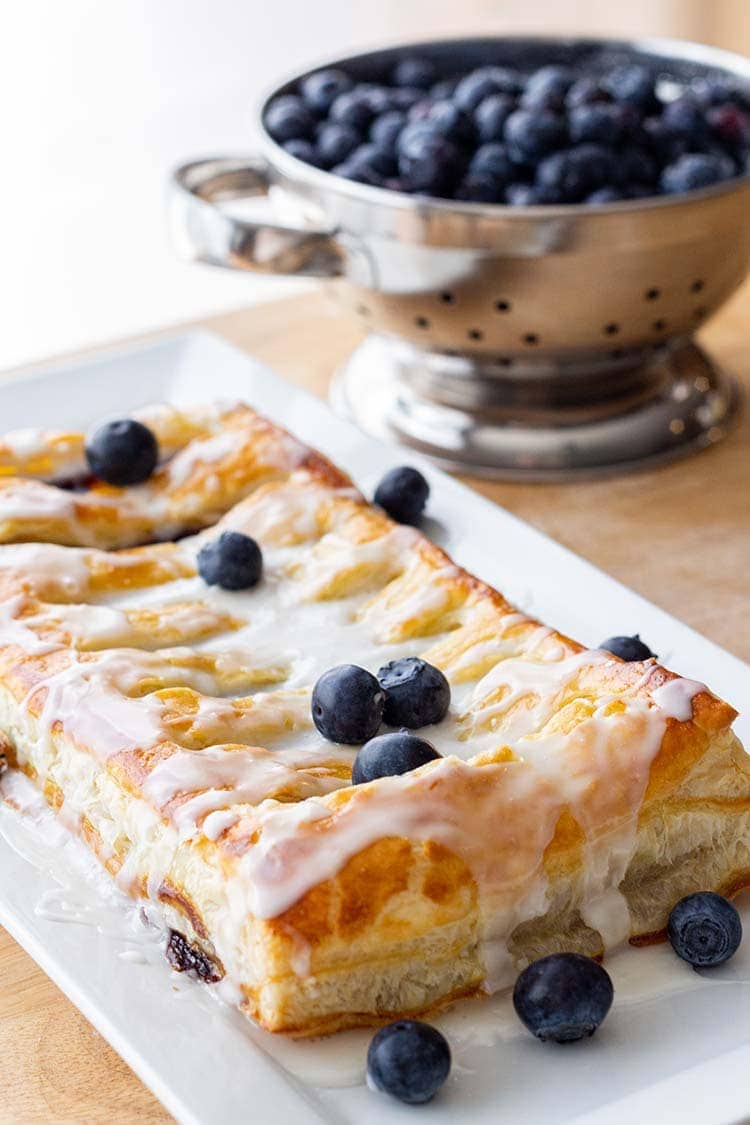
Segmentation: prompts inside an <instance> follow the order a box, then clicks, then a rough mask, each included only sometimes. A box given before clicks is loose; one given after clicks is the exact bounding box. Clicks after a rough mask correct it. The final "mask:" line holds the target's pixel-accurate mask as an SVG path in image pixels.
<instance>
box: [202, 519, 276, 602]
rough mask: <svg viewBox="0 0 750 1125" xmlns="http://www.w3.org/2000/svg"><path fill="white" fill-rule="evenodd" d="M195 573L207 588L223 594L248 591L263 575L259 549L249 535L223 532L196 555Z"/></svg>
mask: <svg viewBox="0 0 750 1125" xmlns="http://www.w3.org/2000/svg"><path fill="white" fill-rule="evenodd" d="M198 573H199V574H200V576H201V578H202V579H203V581H204V582H205V583H206V584H207V585H208V586H221V588H222V590H248V589H250V587H251V586H257V585H258V583H259V582H260V577H261V574H262V573H263V556H262V554H261V552H260V547H259V546H258V544H257V543H256V542H255V540H254V539H251V538H250V536H249V535H242V533H241V532H239V531H223V532H222V533H221V535H220V536H219V538H218V539H213V540H212V541H211V542H210V543H207V544H206V545H205V547H201V549H200V551H199V552H198Z"/></svg>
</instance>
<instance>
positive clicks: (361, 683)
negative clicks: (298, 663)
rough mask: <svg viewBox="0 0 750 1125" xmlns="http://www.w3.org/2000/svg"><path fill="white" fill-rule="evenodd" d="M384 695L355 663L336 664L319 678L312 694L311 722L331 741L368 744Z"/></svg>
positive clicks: (351, 744)
mask: <svg viewBox="0 0 750 1125" xmlns="http://www.w3.org/2000/svg"><path fill="white" fill-rule="evenodd" d="M384 702H385V692H384V691H383V689H382V688H381V686H380V684H379V683H378V681H377V680H376V679H375V677H374V676H373V675H372V674H371V673H370V672H368V671H366V670H365V669H364V668H359V667H357V665H356V664H339V665H337V666H336V667H335V668H329V669H328V671H327V672H324V673H323V675H322V676H321V677H320V678H319V680H318V681H317V683H316V684H315V687H314V688H313V693H312V719H313V722H314V723H315V726H316V727H317V729H318V730H319V731H320V733H321V734H322V735H323V738H327V739H328V740H329V741H330V742H343V743H344V744H346V745H347V746H355V745H357V744H358V743H362V742H367V740H368V739H371V738H372V737H373V735H375V734H376V733H377V730H378V727H379V726H380V724H381V722H382V719H383V704H384Z"/></svg>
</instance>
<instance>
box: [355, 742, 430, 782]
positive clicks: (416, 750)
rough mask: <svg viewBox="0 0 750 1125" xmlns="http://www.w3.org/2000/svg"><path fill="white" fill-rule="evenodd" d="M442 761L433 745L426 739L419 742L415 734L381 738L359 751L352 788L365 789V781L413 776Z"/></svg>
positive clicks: (367, 743) (368, 743)
mask: <svg viewBox="0 0 750 1125" xmlns="http://www.w3.org/2000/svg"><path fill="white" fill-rule="evenodd" d="M439 757H440V754H438V752H437V750H436V749H435V747H434V746H433V745H432V743H431V742H428V741H427V739H426V738H418V737H417V735H416V734H409V733H408V731H405V730H397V731H391V732H390V733H389V734H378V735H376V736H375V738H371V739H370V740H369V742H365V744H364V746H363V747H362V749H361V750H359V751H358V753H357V757H356V758H355V759H354V766H353V768H352V784H353V785H364V783H365V782H366V781H375V779H376V778H378V777H396V776H397V775H398V774H401V773H410V772H411V771H412V770H416V769H418V768H419V766H423V765H424V764H425V762H434V761H435V760H436V759H437V758H439Z"/></svg>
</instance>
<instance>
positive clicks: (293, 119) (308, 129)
mask: <svg viewBox="0 0 750 1125" xmlns="http://www.w3.org/2000/svg"><path fill="white" fill-rule="evenodd" d="M265 124H266V129H268V132H269V133H270V134H271V136H272V137H273V139H274V140H275V141H278V142H279V143H280V144H281V143H282V142H283V141H291V140H295V139H296V138H298V137H301V138H303V139H304V140H309V139H310V137H312V135H313V133H314V132H315V118H314V117H313V115H312V113H311V112H310V110H309V109H308V108H307V106H306V105H305V103H304V102H303V101H302V98H298V97H297V96H296V95H295V94H282V96H281V97H279V98H274V100H273V101H272V102H271V104H270V105H269V107H268V109H267V110H266V116H265Z"/></svg>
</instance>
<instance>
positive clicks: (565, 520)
mask: <svg viewBox="0 0 750 1125" xmlns="http://www.w3.org/2000/svg"><path fill="white" fill-rule="evenodd" d="M749 323H750V285H748V286H746V287H745V288H744V290H743V291H742V292H741V293H740V294H738V295H737V296H736V297H735V298H734V300H733V301H732V302H731V303H730V304H729V305H728V306H726V308H725V309H723V310H722V312H721V313H720V314H719V315H718V316H717V317H716V318H715V319H714V321H712V323H711V324H710V325H709V326H708V327H707V328H706V329H705V330H704V332H703V334H702V339H703V342H704V343H705V344H706V345H707V346H708V347H709V348H710V349H711V350H712V351H713V353H714V354H715V356H716V357H718V358H719V359H720V360H721V361H722V362H723V363H724V365H725V367H726V368H727V369H728V370H729V371H731V372H733V373H734V374H735V375H736V376H737V377H738V378H740V379H741V380H742V381H743V382H744V384H745V387H746V389H747V391H748V394H750V331H748V325H749ZM204 326H205V327H208V328H211V329H212V330H213V331H215V332H218V333H219V334H221V335H222V336H224V337H226V339H228V340H230V341H231V342H232V343H234V344H237V345H239V346H240V347H241V348H244V349H246V350H247V351H249V352H252V353H253V354H254V355H256V356H258V358H259V359H262V360H264V361H266V362H267V363H269V364H270V365H271V366H272V367H274V368H275V369H276V370H277V371H278V372H279V373H280V374H282V375H284V376H286V377H287V378H288V379H290V380H292V381H293V382H296V383H299V384H301V385H303V386H306V387H309V388H312V389H313V390H315V391H317V392H318V393H320V394H325V391H326V385H327V382H328V378H329V376H330V374H331V372H332V371H333V370H334V369H335V367H336V366H337V365H338V364H339V363H340V362H341V361H342V360H343V359H344V358H345V357H346V356H347V354H348V353H349V352H350V351H351V350H352V349H353V347H354V346H355V345H356V344H357V343H358V341H359V340H360V338H361V336H360V333H359V330H358V329H357V328H356V327H355V326H354V325H352V324H350V323H348V322H347V321H345V320H342V319H341V317H340V315H339V313H338V312H337V310H336V309H335V307H334V306H332V305H329V303H328V302H327V300H326V298H325V297H324V296H323V295H322V294H314V295H311V296H305V297H301V298H296V299H294V300H292V301H289V300H287V301H283V302H276V303H274V304H270V305H265V306H257V307H255V308H252V309H249V310H241V311H238V312H235V313H231V314H228V315H224V316H220V317H215V318H213V319H212V320H208V321H206V322H205V324H204ZM207 376H208V377H209V378H210V372H207ZM206 394H207V397H210V395H211V388H210V381H208V382H207V387H206ZM29 421H30V423H31V422H32V421H33V420H32V419H30V420H29ZM282 421H283V419H282ZM344 467H345V466H344ZM472 483H473V485H474V487H476V488H478V489H479V490H480V491H481V492H483V493H485V495H487V496H489V497H491V498H492V499H493V500H496V501H497V502H498V503H500V504H503V505H504V506H505V507H506V508H508V509H509V510H510V511H512V512H515V513H516V514H517V515H519V516H522V517H523V518H524V519H526V520H528V521H529V522H530V523H532V524H535V525H536V526H537V527H539V528H541V529H542V530H543V531H545V532H547V533H548V534H549V535H551V536H552V537H553V538H555V539H557V540H559V541H560V542H561V543H564V544H566V546H568V547H571V548H572V549H573V550H574V551H576V552H578V553H579V554H581V555H583V556H584V557H586V558H588V559H590V560H591V561H592V562H593V563H595V564H596V565H597V566H599V567H601V568H602V569H603V570H605V571H607V572H608V573H609V574H612V575H614V576H615V577H616V578H619V579H620V580H621V581H623V582H625V583H626V584H627V585H629V586H631V587H633V589H635V590H637V591H638V592H639V593H641V594H643V595H645V596H646V597H647V598H649V599H650V600H652V601H654V602H656V603H657V605H660V606H662V607H663V608H664V609H666V610H667V611H668V612H670V613H672V614H674V615H675V616H676V617H679V618H680V619H681V620H683V621H686V622H687V623H688V624H689V625H692V626H693V627H694V628H695V629H698V630H699V631H700V632H702V633H704V634H705V635H706V636H708V637H710V638H711V639H712V640H714V641H716V642H717V643H718V644H720V645H722V646H724V647H725V648H727V649H729V650H730V652H733V653H735V654H736V655H737V656H740V657H742V658H744V659H745V660H750V409H748V410H746V411H745V413H744V414H743V417H742V419H741V421H740V423H739V425H738V426H737V427H736V428H735V430H734V431H733V432H732V434H731V436H730V437H728V438H727V439H726V440H725V441H724V442H722V443H721V444H719V445H718V446H716V447H715V448H713V449H711V450H709V451H707V452H704V453H701V454H699V455H698V456H696V457H693V458H690V459H688V460H685V461H679V462H677V463H675V464H673V465H670V466H667V467H665V468H662V469H657V470H653V471H651V472H648V473H643V474H637V475H634V476H630V477H622V478H620V479H617V480H611V479H610V480H606V481H593V482H586V483H580V484H576V485H538V484H533V485H532V484H529V485H525V484H492V483H487V482H472ZM621 624H622V628H623V631H624V630H625V629H631V628H632V629H633V630H636V629H637V627H638V622H635V621H634V622H622V623H621ZM706 678H707V679H708V680H709V682H710V680H711V669H710V668H707V669H706ZM0 1057H1V1058H2V1059H3V1064H2V1066H0V1121H2V1122H56V1123H57V1122H73V1121H75V1122H100V1121H101V1122H104V1121H107V1122H110V1123H112V1125H115V1123H122V1125H126V1123H130V1122H134V1121H139V1122H162V1121H169V1120H170V1118H169V1115H168V1114H166V1113H165V1112H164V1110H162V1109H161V1107H160V1106H159V1104H158V1103H157V1102H156V1101H155V1099H154V1098H153V1097H152V1095H151V1094H150V1093H149V1092H148V1091H147V1090H146V1089H145V1087H144V1086H143V1085H142V1084H141V1083H140V1081H139V1080H138V1079H137V1078H136V1077H135V1076H134V1075H133V1073H132V1072H131V1071H130V1070H129V1068H128V1067H127V1066H126V1065H125V1063H123V1062H122V1061H121V1060H120V1059H119V1057H118V1056H117V1055H116V1054H115V1053H114V1051H113V1050H112V1049H111V1048H110V1047H109V1046H108V1045H107V1044H106V1043H105V1041H104V1040H103V1039H102V1038H101V1036H99V1035H98V1034H97V1032H96V1031H94V1029H93V1028H92V1027H91V1026H90V1024H89V1023H88V1022H87V1021H86V1020H85V1019H84V1017H83V1016H82V1015H80V1014H79V1013H78V1011H77V1010H76V1009H75V1008H74V1007H73V1006H72V1005H71V1004H70V1003H69V1002H68V1001H67V1000H66V999H65V997H64V996H63V995H62V993H60V992H59V990H58V989H57V988H56V987H55V985H53V984H52V983H51V982H50V981H49V980H48V979H47V977H46V976H45V975H44V974H43V973H42V972H41V970H40V969H38V968H37V967H36V965H35V964H34V962H33V961H32V960H31V959H30V958H29V957H28V956H27V955H26V954H25V953H24V952H23V951H22V950H21V949H20V948H19V947H18V946H17V945H16V944H15V942H14V941H13V940H12V939H11V938H10V937H9V936H8V935H7V934H6V933H4V932H3V931H0Z"/></svg>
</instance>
